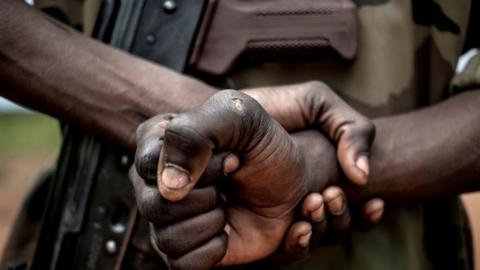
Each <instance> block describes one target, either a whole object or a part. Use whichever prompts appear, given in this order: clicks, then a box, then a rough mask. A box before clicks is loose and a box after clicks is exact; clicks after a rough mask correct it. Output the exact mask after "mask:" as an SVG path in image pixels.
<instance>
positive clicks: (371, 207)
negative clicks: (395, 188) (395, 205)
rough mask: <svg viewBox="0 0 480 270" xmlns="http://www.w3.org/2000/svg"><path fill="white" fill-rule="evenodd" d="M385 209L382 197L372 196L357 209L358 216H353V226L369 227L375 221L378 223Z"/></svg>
mask: <svg viewBox="0 0 480 270" xmlns="http://www.w3.org/2000/svg"><path fill="white" fill-rule="evenodd" d="M384 209H385V202H384V201H383V200H382V199H379V198H374V199H370V200H368V201H367V202H366V203H365V204H364V205H362V206H361V208H360V209H359V211H358V212H359V213H357V214H356V215H358V216H359V217H357V218H355V219H354V220H356V221H355V227H357V228H360V229H369V228H371V227H372V226H373V225H375V224H376V223H378V222H379V221H380V220H381V218H382V216H383V212H384Z"/></svg>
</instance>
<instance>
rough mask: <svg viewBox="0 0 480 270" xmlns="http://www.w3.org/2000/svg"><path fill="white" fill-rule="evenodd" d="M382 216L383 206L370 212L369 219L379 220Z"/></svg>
mask: <svg viewBox="0 0 480 270" xmlns="http://www.w3.org/2000/svg"><path fill="white" fill-rule="evenodd" d="M382 216H383V208H381V209H377V210H375V211H374V212H373V213H370V216H369V217H370V220H371V221H373V222H377V221H379V220H380V219H381V218H382Z"/></svg>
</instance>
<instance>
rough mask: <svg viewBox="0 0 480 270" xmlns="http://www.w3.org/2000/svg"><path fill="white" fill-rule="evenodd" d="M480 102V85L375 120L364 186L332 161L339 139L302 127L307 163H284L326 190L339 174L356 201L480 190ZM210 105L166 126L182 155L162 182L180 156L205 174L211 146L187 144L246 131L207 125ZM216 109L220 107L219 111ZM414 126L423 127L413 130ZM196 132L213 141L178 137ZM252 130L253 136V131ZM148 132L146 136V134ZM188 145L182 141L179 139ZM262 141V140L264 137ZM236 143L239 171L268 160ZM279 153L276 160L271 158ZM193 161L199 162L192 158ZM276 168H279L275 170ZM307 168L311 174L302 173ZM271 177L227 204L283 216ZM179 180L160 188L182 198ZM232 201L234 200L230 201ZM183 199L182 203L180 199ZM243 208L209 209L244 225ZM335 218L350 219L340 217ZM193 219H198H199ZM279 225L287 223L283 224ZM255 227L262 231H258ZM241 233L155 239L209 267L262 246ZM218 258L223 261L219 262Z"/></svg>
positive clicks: (176, 262)
mask: <svg viewBox="0 0 480 270" xmlns="http://www.w3.org/2000/svg"><path fill="white" fill-rule="evenodd" d="M221 99H222V98H220V100H218V99H217V100H216V101H215V102H216V103H221V102H223V103H224V104H229V103H231V102H232V98H231V97H223V100H221ZM479 105H480V92H479V91H470V92H465V93H462V94H459V95H457V96H455V97H452V98H450V99H449V100H447V101H445V102H443V103H440V104H437V105H435V106H431V107H429V108H425V109H422V110H418V111H415V112H411V113H407V114H403V115H398V116H394V117H385V118H380V119H376V120H374V124H375V126H376V129H377V137H376V139H375V140H374V142H373V145H372V148H371V151H370V160H371V165H372V166H371V170H370V176H369V182H368V184H367V185H365V186H364V187H361V188H359V187H355V186H353V185H352V184H351V183H348V181H342V177H341V175H340V174H339V172H340V170H338V167H337V164H336V162H332V161H333V160H334V157H335V154H334V150H333V148H332V146H331V145H330V144H328V143H322V140H324V138H323V137H322V136H319V135H318V134H316V133H308V132H307V133H305V134H302V133H300V134H299V137H298V138H297V136H293V140H294V142H295V144H294V145H296V146H297V147H299V148H302V146H306V147H304V148H303V151H300V152H298V153H301V155H303V157H301V160H303V162H304V167H302V166H293V167H288V166H286V165H282V166H286V168H287V171H280V174H281V175H284V176H286V177H285V178H283V179H287V180H288V179H289V178H288V177H289V176H290V175H293V176H292V177H291V178H290V179H291V180H290V181H293V182H296V183H298V182H300V184H302V183H305V182H303V181H306V182H307V183H312V184H313V185H309V184H307V186H308V187H309V188H311V189H310V190H308V191H307V192H316V191H320V190H323V189H324V187H325V182H324V181H325V179H328V178H329V179H334V180H333V182H330V183H328V184H336V185H339V186H341V187H343V188H344V190H345V191H346V195H347V198H348V200H349V201H350V202H351V203H357V202H361V201H364V200H365V199H368V198H372V197H374V196H378V197H381V198H384V199H385V200H386V201H387V202H391V203H397V204H402V203H408V202H413V201H418V200H423V199H429V198H438V197H446V196H452V195H457V194H460V193H462V192H472V191H478V190H480V181H479V180H478V179H479V177H480V125H478V119H480V106H479ZM225 108H228V106H226V105H224V106H223V107H222V106H219V107H218V108H213V109H210V110H208V119H211V121H222V120H226V121H227V122H230V121H229V118H228V114H226V113H227V111H228V110H229V109H225ZM204 109H205V108H204V107H200V109H198V110H195V111H194V114H191V113H190V114H189V113H187V114H183V115H182V116H181V117H180V119H181V120H179V121H176V120H175V119H174V120H173V121H172V122H171V123H170V124H168V125H167V126H166V131H165V141H164V144H165V145H164V146H163V148H162V149H167V150H165V153H166V156H167V157H168V156H169V153H171V152H170V151H173V153H174V155H173V156H174V158H173V159H168V158H167V159H162V158H161V159H160V160H159V162H160V165H159V182H161V181H164V180H165V179H167V180H166V181H170V180H171V179H168V178H169V177H170V176H169V175H165V174H164V173H163V171H162V168H164V167H165V165H163V167H162V163H163V164H167V163H168V162H170V163H173V164H175V166H176V165H178V166H179V167H178V168H181V170H182V168H183V169H185V170H182V171H183V172H184V173H185V172H186V173H190V172H192V171H193V172H195V173H196V174H197V175H198V174H199V173H198V170H202V168H201V165H200V166H199V165H198V163H196V159H199V160H202V159H204V158H207V159H208V158H209V157H208V154H205V153H206V152H199V154H198V155H192V154H191V153H190V154H189V155H188V154H187V153H186V152H183V153H182V151H185V149H186V148H191V149H194V148H195V149H197V148H196V147H192V146H191V145H190V144H193V145H195V144H204V145H210V147H213V148H209V149H215V147H220V148H221V147H223V146H224V145H223V144H222V142H223V141H222V140H219V139H218V138H219V137H222V136H226V137H225V138H226V141H228V142H232V141H231V140H229V138H230V136H232V132H234V133H235V132H236V131H238V129H235V128H227V129H226V130H223V129H216V128H212V127H210V126H209V125H205V124H204V123H205V121H206V120H205V119H207V118H205V119H202V117H205V115H203V114H202V112H201V110H204ZM216 109H217V110H218V111H215V110H216ZM199 110H200V111H199ZM252 110H253V112H251V113H252V114H258V113H260V114H261V110H260V109H258V108H253V109H252ZM247 112H248V110H247ZM215 113H218V114H219V115H227V116H225V117H223V118H222V117H221V118H220V119H216V118H215V117H214V116H213V115H215ZM193 115H195V116H193ZM290 116H291V117H302V114H299V115H297V116H295V115H293V114H290ZM252 120H253V119H249V121H252ZM292 121H295V120H292ZM233 122H234V123H241V119H237V121H233ZM247 122H248V121H247ZM262 123H263V124H264V125H266V126H269V125H270V123H269V122H268V121H262ZM230 124H232V123H230ZM227 125H228V124H227ZM179 127H181V128H179ZM169 129H171V130H172V131H171V132H172V133H169ZM265 129H270V127H265ZM261 130H262V129H254V130H253V131H254V133H255V132H260V133H261ZM412 130H414V131H415V132H412ZM212 133H213V134H215V136H213V135H212ZM169 134H172V135H173V139H171V137H169V136H170V135H169ZM246 134H247V135H248V134H249V133H248V132H247V133H246ZM196 136H200V137H202V138H205V139H206V140H207V141H200V140H196V139H192V140H184V141H182V143H179V141H178V140H176V139H175V138H177V137H180V138H182V137H183V138H190V137H196ZM262 136H263V137H267V141H268V142H269V143H273V144H275V143H276V140H274V139H272V138H269V137H268V136H270V135H268V133H267V135H259V136H255V135H253V136H251V137H253V138H262ZM274 136H280V137H282V138H281V139H279V140H289V137H284V136H282V135H281V134H280V133H275V134H274ZM233 137H235V136H233ZM246 137H247V138H248V137H249V136H246ZM225 138H223V139H225ZM140 139H142V138H141V137H140ZM208 140H212V141H215V142H216V143H213V144H212V143H211V142H208ZM186 142H189V143H186ZM234 142H235V141H234ZM283 143H284V142H281V143H278V145H282V146H283ZM169 144H170V145H169ZM180 145H181V147H179V146H180ZM258 145H260V146H261V145H262V144H258ZM236 146H237V145H235V144H234V145H233V146H232V145H228V146H227V149H229V150H230V151H236V152H237V153H238V154H239V155H240V156H243V162H241V164H240V166H239V169H238V171H236V172H242V169H245V170H247V172H248V170H250V168H249V167H250V166H253V167H255V166H262V162H261V161H258V162H254V163H250V162H249V157H250V155H251V153H247V155H246V156H244V155H245V152H243V151H244V150H242V149H245V148H242V147H239V148H236ZM312 146H315V147H312ZM232 148H233V149H232ZM274 148H276V147H274ZM170 149H173V150H170ZM246 149H249V150H250V151H254V152H255V150H257V148H248V147H247V148H246ZM260 152H263V153H268V157H269V159H268V161H267V163H268V162H270V163H271V162H275V163H276V162H282V161H284V160H289V159H290V158H291V159H293V160H289V162H291V163H293V164H295V163H294V162H295V155H296V154H295V153H297V152H296V151H295V150H291V151H290V153H289V154H288V155H283V154H282V153H281V152H280V153H278V152H272V151H268V150H265V149H260ZM319 153H322V155H319ZM260 155H261V154H254V155H253V156H254V157H257V156H260ZM326 155H331V157H330V158H325V157H326ZM187 156H188V161H185V160H184V159H182V158H181V157H187ZM292 156H293V157H292ZM179 157H180V158H179ZM192 159H193V160H192ZM272 159H273V160H274V161H271V160H272ZM432 161H435V162H432ZM153 162H154V163H155V162H156V161H155V160H154V161H153ZM191 164H194V165H193V166H192V165H191ZM167 166H168V165H167ZM175 166H173V167H175ZM199 167H200V169H199ZM269 169H270V170H271V169H272V168H261V170H262V171H267V172H268V171H269ZM275 169H276V168H274V169H273V170H275ZM292 170H293V171H292ZM325 172H330V173H332V172H333V176H331V177H323V178H322V177H320V178H316V181H314V182H310V181H311V180H312V179H315V178H309V175H317V176H318V175H324V173H325ZM268 173H276V172H268ZM192 175H194V174H192ZM249 176H250V175H249V174H248V173H240V174H233V175H231V177H232V180H231V182H230V183H229V184H230V185H232V186H236V185H237V183H240V185H241V184H242V183H243V182H244V181H249V180H248V179H249ZM302 176H303V177H305V178H302ZM194 177H195V176H194ZM193 179H195V178H193ZM269 179H270V180H271V178H269V177H265V178H262V180H263V181H265V182H264V183H261V184H260V185H261V186H262V184H266V186H268V188H266V189H265V190H264V191H263V194H262V193H254V192H253V191H251V192H250V191H249V192H239V193H236V192H234V193H227V209H228V207H235V204H236V203H240V204H241V207H246V208H249V209H250V208H251V209H252V210H251V211H250V212H249V213H250V214H252V215H260V216H261V217H260V218H272V217H273V218H275V217H276V216H275V215H271V213H270V212H269V210H270V209H273V210H275V209H277V208H276V207H277V206H284V205H283V203H285V201H282V200H280V199H279V200H278V201H277V203H278V204H275V202H272V201H268V200H267V198H264V197H262V196H266V195H265V194H268V192H269V191H270V190H275V191H276V192H280V191H277V189H278V190H282V189H283V188H284V187H283V184H282V183H280V184H279V183H277V182H275V180H271V181H268V180H269ZM305 179H310V180H305ZM261 186H260V187H257V189H256V190H257V191H258V190H261ZM177 188H179V187H178V186H177V187H176V188H175V189H174V190H168V191H165V190H162V188H160V192H161V193H162V195H163V196H164V197H165V198H167V199H168V198H171V199H172V200H174V201H176V200H178V197H176V195H175V194H171V193H176V192H178V193H179V194H181V195H180V196H181V197H182V196H184V195H182V194H184V193H183V191H182V190H181V189H182V188H181V187H180V189H177ZM289 188H290V187H287V188H286V189H287V190H288V189H289ZM227 190H228V189H227ZM301 192H302V191H301ZM250 194H255V196H254V198H253V199H252V200H250V199H249V198H248V197H249V195H250ZM293 194H296V193H293ZM228 196H230V197H228ZM330 196H331V195H328V194H326V197H330ZM266 197H268V199H272V198H273V197H270V196H266ZM256 198H260V199H262V201H263V200H266V201H268V202H270V204H269V205H268V206H264V207H263V208H262V210H266V211H267V213H262V212H256V211H255V209H256V201H255V199H256ZM294 202H295V200H294V199H293V200H290V201H287V203H291V204H294ZM178 204H182V201H180V202H179V203H178ZM231 204H233V205H234V206H228V205H231ZM177 207H179V206H178V205H177ZM282 209H288V207H284V208H282ZM281 213H285V212H281ZM236 214H237V213H235V212H229V211H228V210H227V214H226V216H224V217H222V220H221V221H219V220H215V219H214V218H212V219H208V217H206V219H208V220H209V222H208V223H209V224H215V222H217V223H218V222H223V223H222V224H224V223H225V219H226V222H227V224H228V223H230V224H234V225H237V224H236V222H237V218H235V215H236ZM287 216H288V215H287ZM282 217H284V216H282ZM193 218H194V217H192V216H189V217H187V218H183V219H176V222H174V223H163V224H167V225H166V226H164V227H161V228H158V229H157V230H158V234H157V235H162V232H164V231H165V230H167V231H169V230H173V229H172V228H178V227H177V226H178V224H183V226H185V224H191V223H189V222H191V221H192V219H193ZM335 222H342V221H341V220H340V221H335ZM159 224H162V223H161V221H159ZM255 224H257V223H255V222H253V225H252V224H248V223H242V224H241V226H251V227H252V228H253V229H252V230H254V228H255V226H254V225H255ZM191 226H193V227H195V225H194V224H193V225H191ZM276 226H279V227H282V226H281V225H276ZM285 227H288V225H286V226H283V227H282V228H283V230H285ZM216 228H217V230H216V231H215V232H216V233H217V234H216V235H217V236H218V235H223V229H222V226H218V227H216ZM189 229H191V228H189ZM212 230H214V229H212ZM237 230H238V229H237ZM238 231H239V232H248V228H243V230H238ZM177 233H178V235H184V233H186V231H182V229H181V228H180V229H178V231H177ZM213 233H214V232H212V234H213ZM268 233H274V234H275V233H276V232H275V231H269V232H268ZM252 234H254V235H256V234H255V233H252ZM279 234H281V233H279ZM230 235H231V232H230ZM239 235H240V237H241V238H243V239H249V240H245V241H238V240H235V241H230V239H229V241H228V246H227V245H226V244H225V241H226V239H225V238H221V239H219V243H218V246H216V247H210V246H207V247H205V246H202V245H200V246H189V247H188V248H187V247H184V250H187V252H184V253H181V252H175V250H174V251H172V250H168V249H167V250H165V249H162V247H161V246H162V244H164V243H165V242H164V239H162V238H157V239H155V241H156V242H157V246H159V250H160V251H161V252H164V253H166V254H167V255H169V256H170V257H169V258H170V260H169V262H170V263H171V264H172V265H173V266H174V268H176V269H185V268H184V267H185V266H186V265H187V266H188V265H191V264H192V261H193V262H194V261H196V259H198V258H200V257H202V256H206V258H209V260H202V263H204V265H202V266H203V267H200V269H203V268H205V269H206V268H209V267H211V266H213V265H227V264H237V263H244V262H247V261H248V259H245V258H244V257H240V256H245V254H247V255H248V253H249V251H250V250H255V249H258V248H259V247H258V245H254V244H252V241H253V240H252V239H254V238H251V237H249V236H244V235H242V234H239ZM222 237H224V236H222ZM234 237H238V235H234ZM268 239H272V244H278V240H275V239H276V238H275V237H274V236H272V235H269V237H268ZM277 239H278V238H277ZM287 239H288V237H287ZM192 241H193V240H192ZM222 241H223V242H222ZM239 242H240V243H241V244H244V245H251V244H252V245H253V246H243V247H242V248H238V247H232V245H236V244H238V243H239ZM202 243H205V242H202ZM222 243H223V244H222ZM268 250H271V249H268ZM256 251H257V252H256V254H258V253H262V252H259V251H258V250H256ZM224 253H225V254H226V255H225V257H222V258H221V259H220V257H221V256H222V254H224ZM267 253H268V252H264V253H262V254H267ZM172 254H173V255H172ZM237 254H240V256H236V255H237ZM167 257H168V256H167ZM232 258H233V259H232ZM244 259H245V260H244ZM218 262H220V263H219V264H218ZM208 263H209V264H208ZM186 268H188V267H186Z"/></svg>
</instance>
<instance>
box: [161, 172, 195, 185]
mask: <svg viewBox="0 0 480 270" xmlns="http://www.w3.org/2000/svg"><path fill="white" fill-rule="evenodd" d="M162 183H163V184H164V185H165V187H167V188H169V189H182V188H184V187H185V186H187V185H188V183H190V177H189V175H188V174H187V173H185V172H182V171H181V170H179V169H178V168H175V167H166V168H165V169H163V172H162Z"/></svg>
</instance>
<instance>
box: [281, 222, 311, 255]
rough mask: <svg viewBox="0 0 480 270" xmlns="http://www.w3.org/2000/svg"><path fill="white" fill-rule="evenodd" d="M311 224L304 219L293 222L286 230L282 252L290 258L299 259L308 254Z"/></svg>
mask: <svg viewBox="0 0 480 270" xmlns="http://www.w3.org/2000/svg"><path fill="white" fill-rule="evenodd" d="M311 237H312V225H311V224H310V223H308V222H306V221H299V222H295V223H294V224H293V225H292V226H291V227H290V229H289V230H288V232H287V237H286V238H285V244H284V253H285V256H286V257H287V258H288V259H290V260H300V259H302V258H304V257H306V256H307V255H308V251H309V246H310V239H311Z"/></svg>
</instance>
